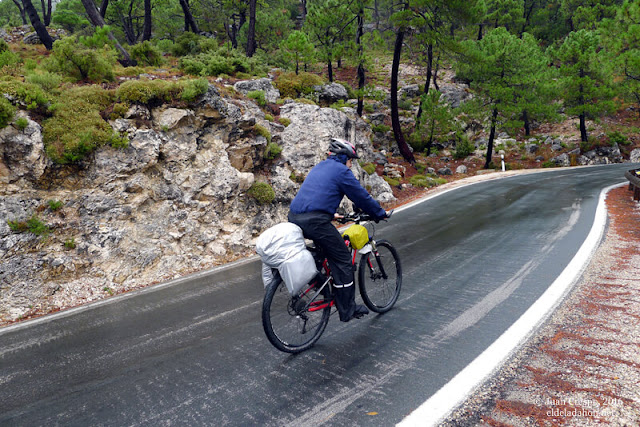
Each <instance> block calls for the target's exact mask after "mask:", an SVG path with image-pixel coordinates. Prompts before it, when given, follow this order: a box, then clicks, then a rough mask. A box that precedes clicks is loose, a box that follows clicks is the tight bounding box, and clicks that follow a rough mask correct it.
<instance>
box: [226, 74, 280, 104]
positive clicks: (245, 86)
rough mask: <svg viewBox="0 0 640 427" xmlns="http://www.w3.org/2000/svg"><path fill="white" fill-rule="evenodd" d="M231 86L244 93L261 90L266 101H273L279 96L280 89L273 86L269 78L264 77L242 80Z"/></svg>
mask: <svg viewBox="0 0 640 427" xmlns="http://www.w3.org/2000/svg"><path fill="white" fill-rule="evenodd" d="M233 88H234V89H235V90H236V91H237V92H240V93H242V94H244V95H246V94H247V93H249V92H253V91H256V90H261V91H262V92H264V97H265V99H266V101H267V102H269V103H275V102H276V101H277V100H278V98H280V91H279V90H278V89H276V88H275V87H273V82H272V81H271V79H268V78H266V77H264V78H261V79H257V80H243V81H239V82H237V83H236V84H234V85H233Z"/></svg>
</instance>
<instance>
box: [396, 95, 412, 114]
mask: <svg viewBox="0 0 640 427" xmlns="http://www.w3.org/2000/svg"><path fill="white" fill-rule="evenodd" d="M398 109H399V110H404V111H410V110H412V109H413V102H412V101H411V100H410V99H406V98H402V99H400V100H399V101H398Z"/></svg>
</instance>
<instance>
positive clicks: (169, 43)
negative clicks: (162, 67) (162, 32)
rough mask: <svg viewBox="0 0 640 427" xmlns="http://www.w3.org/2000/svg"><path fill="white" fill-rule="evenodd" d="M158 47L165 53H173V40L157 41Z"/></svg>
mask: <svg viewBox="0 0 640 427" xmlns="http://www.w3.org/2000/svg"><path fill="white" fill-rule="evenodd" d="M155 43H156V47H157V48H158V49H159V50H160V51H161V52H163V53H171V52H172V51H173V40H167V39H162V40H157V41H156V42H155Z"/></svg>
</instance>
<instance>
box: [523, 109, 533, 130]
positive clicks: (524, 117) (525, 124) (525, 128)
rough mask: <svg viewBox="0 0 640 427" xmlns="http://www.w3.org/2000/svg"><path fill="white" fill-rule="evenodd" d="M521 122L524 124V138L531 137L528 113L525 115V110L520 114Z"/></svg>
mask: <svg viewBox="0 0 640 427" xmlns="http://www.w3.org/2000/svg"><path fill="white" fill-rule="evenodd" d="M522 121H523V122H524V134H525V136H529V135H531V126H530V123H529V113H527V110H524V111H523V112H522Z"/></svg>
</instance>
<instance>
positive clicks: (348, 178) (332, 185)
mask: <svg viewBox="0 0 640 427" xmlns="http://www.w3.org/2000/svg"><path fill="white" fill-rule="evenodd" d="M329 152H330V155H329V157H328V158H327V159H326V160H324V161H322V162H320V163H318V164H317V165H316V166H314V167H313V169H311V171H310V172H309V174H308V175H307V177H306V179H305V180H304V182H303V183H302V186H301V187H300V190H299V191H298V194H297V195H296V197H295V198H294V199H293V201H292V202H291V207H290V208H289V222H292V223H294V224H296V225H298V226H299V227H300V228H302V231H303V233H304V237H306V238H307V239H311V240H313V241H314V242H315V244H316V245H317V246H319V247H320V248H322V250H323V251H324V253H325V255H326V256H327V259H328V261H329V267H330V269H331V275H332V276H333V279H334V282H335V285H334V286H335V290H336V298H335V301H336V307H337V309H338V314H339V315H340V320H341V321H342V322H348V321H349V320H351V319H353V318H357V319H359V318H360V317H362V316H364V315H365V314H368V313H369V310H368V309H367V308H366V307H365V306H363V305H356V302H355V286H354V285H353V283H354V282H353V264H352V262H351V254H350V253H349V249H347V247H346V245H345V244H344V239H343V238H342V236H341V235H340V232H339V231H338V230H337V229H336V228H335V227H334V226H333V224H332V223H331V221H332V220H333V219H334V217H337V213H336V211H337V210H338V206H339V205H340V202H341V201H342V198H343V197H344V196H345V195H346V196H347V197H348V198H349V199H350V200H351V201H352V202H353V203H354V204H355V205H356V207H358V208H360V209H362V210H363V211H365V212H366V213H367V214H369V215H371V216H372V217H373V218H375V219H376V220H380V219H384V218H387V212H386V211H385V210H384V209H383V208H382V207H381V206H380V204H379V203H378V202H377V201H375V200H374V199H373V197H371V195H370V194H369V193H368V192H367V190H365V189H364V188H363V187H362V185H360V182H359V181H358V180H357V179H356V177H355V176H354V175H353V173H352V172H351V169H350V168H351V162H352V159H358V158H359V156H358V155H357V153H356V149H355V147H354V146H353V144H351V143H350V142H348V141H345V140H343V139H339V138H332V140H331V144H330V145H329Z"/></svg>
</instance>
